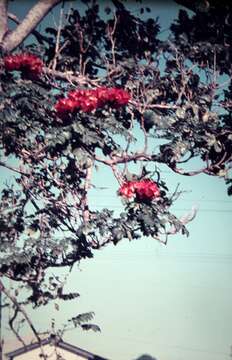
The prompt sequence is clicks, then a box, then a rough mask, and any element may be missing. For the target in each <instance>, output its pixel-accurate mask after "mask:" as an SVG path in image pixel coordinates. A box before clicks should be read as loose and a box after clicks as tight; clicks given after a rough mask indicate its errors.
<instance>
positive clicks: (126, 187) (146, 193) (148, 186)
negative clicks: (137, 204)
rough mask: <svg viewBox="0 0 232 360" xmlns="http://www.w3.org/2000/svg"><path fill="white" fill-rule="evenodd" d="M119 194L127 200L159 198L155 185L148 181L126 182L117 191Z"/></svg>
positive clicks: (158, 191)
mask: <svg viewBox="0 0 232 360" xmlns="http://www.w3.org/2000/svg"><path fill="white" fill-rule="evenodd" d="M119 194H120V195H122V196H125V197H127V198H131V197H133V196H137V197H138V198H139V199H140V200H152V199H155V198H157V197H159V196H160V190H159V188H158V186H157V184H156V183H155V182H154V181H152V180H149V179H145V180H141V181H128V182H126V183H125V184H123V185H122V186H121V187H120V189H119Z"/></svg>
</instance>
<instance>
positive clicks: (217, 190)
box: [0, 0, 232, 360]
mask: <svg viewBox="0 0 232 360" xmlns="http://www.w3.org/2000/svg"><path fill="white" fill-rule="evenodd" d="M34 3H35V1H29V0H28V1H26V0H24V1H15V2H12V3H11V5H10V6H11V11H12V12H14V13H15V14H17V16H18V17H19V18H22V17H23V14H25V12H26V9H28V8H29V7H30V6H31V5H33V4H34ZM78 3H79V2H78V1H75V2H74V4H75V6H77V4H78ZM105 3H106V4H107V1H106V2H105ZM131 4H132V2H130V5H131ZM144 4H148V2H147V1H144ZM149 4H150V6H151V8H152V13H151V14H150V15H151V16H154V17H156V16H159V17H160V23H161V26H162V28H163V29H166V28H167V27H168V25H169V24H170V22H171V21H172V20H173V18H175V17H176V15H177V13H178V9H179V8H180V7H179V6H177V5H175V3H172V2H163V4H162V3H161V2H156V1H154V2H151V1H150V2H149ZM131 6H132V5H131ZM133 6H134V9H135V10H136V9H137V8H138V7H139V4H138V3H135V2H134V5H133ZM53 14H54V16H56V14H57V10H56V11H53ZM48 21H50V22H51V25H52V23H53V16H52V15H50V16H49V17H47V19H46V24H45V25H44V26H47V25H48ZM197 165H198V164H196V163H195V164H194V166H196V167H197ZM162 169H163V170H164V172H162V177H163V179H164V180H165V181H166V182H167V185H168V187H169V189H170V191H173V190H174V189H175V187H176V185H177V183H179V182H180V183H181V188H182V189H184V190H186V191H187V192H186V193H184V194H183V196H182V198H181V199H179V200H178V201H177V202H176V205H175V208H174V209H175V213H176V214H177V215H178V216H181V215H183V214H184V213H186V211H187V210H188V209H191V207H192V205H198V206H199V211H198V214H197V217H196V219H195V220H194V221H193V222H192V223H190V224H189V226H188V229H189V231H190V236H189V237H188V238H186V237H184V236H181V235H176V236H173V237H170V239H169V242H168V245H167V246H166V247H165V246H163V245H162V244H160V243H158V242H157V241H155V240H154V239H141V240H138V241H133V242H129V241H128V240H124V241H123V242H121V243H119V244H118V245H117V246H116V247H115V246H113V245H111V246H108V247H107V248H105V249H103V250H102V251H99V252H97V253H96V254H95V258H94V259H91V260H85V261H83V262H81V263H80V265H79V266H75V267H74V268H73V270H72V272H71V274H70V276H69V279H68V282H67V289H69V290H72V291H77V292H79V293H80V294H81V297H80V298H79V299H78V300H75V301H72V302H68V303H64V304H63V305H61V306H60V311H56V310H55V309H54V305H52V306H48V307H43V308H41V309H39V310H38V311H37V312H36V313H34V315H33V320H34V322H35V325H36V326H41V328H42V327H45V328H46V327H47V325H48V319H49V317H50V316H53V317H54V318H55V319H56V322H57V325H60V324H61V323H62V322H63V321H65V319H66V318H70V317H72V316H74V315H77V314H78V313H81V312H86V311H94V312H95V319H94V322H95V323H97V324H98V325H99V326H100V327H101V329H102V332H101V333H90V332H83V331H79V330H74V331H70V332H67V333H66V334H65V337H64V340H66V341H69V342H70V343H72V344H74V345H77V346H79V347H81V348H84V349H86V350H88V351H91V352H94V353H97V354H99V355H102V356H104V357H106V358H109V359H112V360H133V359H135V358H137V357H138V356H139V355H142V354H144V353H147V354H150V355H151V356H153V357H156V358H157V360H196V359H197V360H229V359H230V352H231V349H230V347H231V345H232V311H231V304H232V283H231V275H232V227H231V221H232V205H231V198H229V197H228V196H227V194H226V186H225V184H224V181H223V180H221V179H217V178H213V177H209V176H207V175H199V176H197V177H191V178H188V177H182V176H178V175H176V174H173V173H171V172H169V171H168V169H167V168H162ZM0 174H1V184H3V182H4V181H5V180H6V179H8V180H9V179H10V177H11V176H12V175H13V174H12V173H10V172H8V171H5V170H3V169H1V173H0ZM95 180H96V182H97V184H98V185H99V186H100V185H101V186H103V185H104V186H106V187H108V189H106V190H104V191H99V190H92V192H91V193H92V197H91V201H92V204H93V205H96V206H97V207H99V209H100V208H101V207H107V206H109V207H110V208H112V209H114V210H115V211H119V210H120V206H121V201H120V199H119V198H118V197H117V195H116V190H117V185H116V183H115V180H114V179H113V178H111V176H110V175H109V173H108V171H107V170H106V169H101V170H99V173H98V174H96V175H95ZM103 180H104V181H103ZM62 314H63V315H62ZM6 325H7V324H6ZM4 331H5V334H6V337H7V338H6V339H5V340H6V350H7V351H8V350H9V349H13V348H14V347H15V346H16V345H15V344H16V342H15V341H14V339H13V338H11V337H9V334H8V333H7V330H6V329H5V330H4Z"/></svg>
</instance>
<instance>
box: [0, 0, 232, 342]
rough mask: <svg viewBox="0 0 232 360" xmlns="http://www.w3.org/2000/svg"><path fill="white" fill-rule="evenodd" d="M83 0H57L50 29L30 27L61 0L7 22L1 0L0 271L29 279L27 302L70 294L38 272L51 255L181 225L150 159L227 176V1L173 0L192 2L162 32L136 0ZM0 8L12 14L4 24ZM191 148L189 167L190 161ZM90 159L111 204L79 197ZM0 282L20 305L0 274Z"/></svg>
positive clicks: (55, 263) (161, 234)
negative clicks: (109, 178)
mask: <svg viewBox="0 0 232 360" xmlns="http://www.w3.org/2000/svg"><path fill="white" fill-rule="evenodd" d="M82 2H83V3H84V5H82V6H84V12H83V14H82V12H79V10H78V7H79V2H78V1H77V2H76V3H75V9H71V10H70V11H69V12H68V14H67V16H65V15H64V9H63V7H62V6H61V9H60V19H59V25H58V26H57V28H53V27H49V28H47V29H46V31H45V32H44V33H39V32H38V31H37V30H36V26H37V25H38V24H39V22H40V21H41V20H42V19H43V18H44V17H45V16H46V15H47V13H48V12H49V11H50V10H51V9H52V8H53V7H54V6H55V5H57V4H58V3H60V1H58V0H50V1H43V0H40V1H38V3H37V4H36V5H35V6H34V7H32V9H31V10H30V11H29V13H28V14H27V15H26V16H25V18H24V20H23V21H22V22H20V21H19V20H18V19H17V17H16V16H15V15H14V14H9V13H8V10H7V9H8V8H7V0H0V39H1V68H0V71H1V73H0V76H1V95H0V96H1V105H0V106H1V120H0V140H1V160H0V166H1V167H5V168H7V169H8V170H9V171H12V174H14V175H15V181H14V183H12V184H11V185H10V186H4V187H3V188H2V193H1V205H0V206H1V218H0V230H1V231H0V240H1V242H0V246H1V266H0V271H1V276H2V277H3V278H4V277H6V278H10V279H12V280H13V281H14V282H19V283H20V284H25V285H26V286H27V287H29V288H30V291H31V293H30V296H28V297H27V299H25V303H32V304H33V305H34V306H39V305H41V304H47V303H48V302H49V301H52V300H54V299H68V298H73V297H75V296H78V294H63V289H62V286H61V285H60V283H59V282H56V281H55V280H54V278H53V279H50V280H48V279H47V277H46V275H47V271H48V270H49V269H51V268H54V269H55V268H58V267H64V266H68V267H72V266H73V265H74V264H75V263H76V262H78V261H80V260H81V259H84V258H91V257H92V256H93V254H94V251H97V250H98V249H101V248H102V247H104V246H106V245H107V244H109V243H114V244H115V245H116V244H117V243H118V242H119V241H121V240H123V239H129V240H133V239H137V238H139V237H144V236H150V237H153V238H154V239H156V240H158V241H161V242H163V243H165V244H166V243H167V239H168V236H169V235H173V234H176V233H178V232H181V233H182V234H188V232H187V229H186V227H185V225H186V223H187V222H188V221H190V220H191V219H192V217H193V216H194V214H191V215H189V216H187V217H185V218H183V219H178V218H176V216H174V215H173V214H172V213H171V210H170V207H171V205H172V204H173V202H174V201H175V200H176V199H177V198H178V196H179V191H176V192H175V193H174V194H170V192H169V190H168V184H165V183H164V181H163V179H162V177H161V176H160V172H159V166H160V165H165V166H167V168H169V169H170V170H171V171H173V172H176V173H179V174H183V175H186V176H194V175H197V174H200V173H205V174H208V175H212V176H221V177H224V178H225V180H226V182H227V183H228V184H230V181H231V180H230V178H229V171H230V166H231V149H232V131H231V104H232V100H231V92H230V90H231V83H230V78H229V76H231V70H232V68H231V48H230V45H231V34H232V32H231V24H232V19H231V16H230V13H229V12H228V9H226V8H225V9H223V8H221V7H220V4H218V5H217V4H216V5H215V2H212V4H211V2H210V1H209V2H204V1H203V2H202V4H203V5H204V4H205V6H203V5H202V6H201V7H200V6H194V5H192V3H195V2H191V4H190V2H188V1H184V0H183V1H178V2H180V3H182V4H183V5H185V6H187V7H188V6H190V8H191V10H193V11H194V12H195V15H194V16H192V17H190V15H188V13H187V12H186V11H184V10H181V11H180V13H179V18H178V20H177V21H176V22H175V23H174V24H173V25H172V27H171V30H172V33H171V35H170V39H166V40H161V38H160V37H159V24H158V22H157V21H156V20H154V19H153V18H150V17H149V16H148V15H149V12H150V9H149V8H145V10H144V8H142V9H141V16H138V17H136V16H135V15H132V13H131V12H130V11H129V10H128V9H127V8H126V4H124V3H123V2H120V1H116V0H112V3H110V4H109V6H108V7H107V8H105V9H103V10H104V11H105V13H104V15H102V12H99V5H98V3H97V1H87V0H85V1H82ZM206 3H207V4H206ZM206 5H207V6H206ZM59 6H60V5H59ZM101 10H102V9H101ZM219 10H220V16H219V15H217V14H219V13H218V11H219ZM144 11H145V12H146V14H145V15H144ZM100 14H101V15H100ZM228 14H229V15H228ZM8 17H9V18H10V19H13V20H14V21H15V22H16V23H17V26H16V28H15V30H13V31H12V32H11V31H9V30H8V25H7V24H8ZM212 23H213V25H214V27H212ZM199 24H200V25H202V24H204V25H202V26H204V27H206V28H207V27H208V29H209V34H207V37H204V36H203V35H202V34H203V33H202V32H199V31H198V29H199ZM222 24H223V26H224V30H223V31H222V32H221V33H220V31H219V32H217V29H221V27H222ZM30 34H32V35H34V41H33V42H31V43H30V44H29V45H26V43H24V40H25V39H27V37H28V36H29V35H30ZM157 140H158V141H157ZM136 144H138V145H137V147H136ZM157 144H158V146H157ZM194 158H198V159H200V160H201V163H202V166H201V168H199V169H194V170H193V169H191V168H189V164H191V160H192V159H194ZM131 164H133V171H132V170H131V169H132V168H131ZM97 167H98V172H99V173H100V172H101V169H103V168H107V169H108V171H109V172H110V173H112V174H113V176H114V177H115V179H116V180H117V183H118V185H117V186H116V187H114V188H113V189H112V191H114V192H115V193H117V196H118V197H120V198H121V201H122V206H124V211H123V212H122V213H121V214H120V215H115V214H114V212H113V211H112V210H111V209H110V208H109V209H103V210H100V211H99V210H96V209H95V208H91V207H90V206H89V190H90V189H91V188H92V187H93V186H94V182H93V174H94V173H95V171H96V168H97ZM135 169H136V170H135ZM99 176H100V175H99ZM103 185H104V184H103ZM228 191H229V193H231V187H229V189H228ZM35 233H36V236H34V234H35ZM49 281H50V282H52V284H53V285H52V286H50V287H48V286H47V284H48V282H49ZM1 289H2V291H3V292H4V293H5V295H6V296H8V297H9V298H10V299H11V301H12V302H13V304H14V306H15V308H16V309H17V311H18V310H19V312H23V313H24V315H25V317H26V313H25V312H24V308H23V307H22V304H21V303H20V302H18V301H17V299H16V298H15V297H12V296H11V294H10V293H9V291H8V290H7V289H6V288H5V287H4V285H3V283H1ZM86 319H87V320H89V318H88V316H87V318H86V317H83V318H81V317H80V318H78V317H76V318H73V321H74V322H75V321H76V325H81V324H82V320H86ZM27 321H28V323H29V325H30V326H31V329H32V330H33V332H34V334H35V336H37V338H39V335H38V334H37V333H36V331H35V329H34V327H33V325H32V324H31V323H30V319H27ZM78 321H79V322H78ZM87 325H88V324H82V327H83V328H88V326H87ZM11 328H12V329H13V330H14V325H13V321H12V322H11ZM18 336H19V334H18Z"/></svg>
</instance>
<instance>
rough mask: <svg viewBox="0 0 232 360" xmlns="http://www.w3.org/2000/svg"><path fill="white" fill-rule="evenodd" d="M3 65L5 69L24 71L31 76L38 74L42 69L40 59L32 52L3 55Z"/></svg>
mask: <svg viewBox="0 0 232 360" xmlns="http://www.w3.org/2000/svg"><path fill="white" fill-rule="evenodd" d="M4 65H5V68H6V70H7V71H14V70H18V71H24V72H28V75H33V76H39V75H40V74H41V73H42V69H43V62H42V60H41V59H39V58H38V57H37V56H35V55H32V54H17V55H9V56H5V57H4Z"/></svg>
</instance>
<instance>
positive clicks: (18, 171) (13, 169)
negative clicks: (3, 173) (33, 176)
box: [0, 161, 30, 177]
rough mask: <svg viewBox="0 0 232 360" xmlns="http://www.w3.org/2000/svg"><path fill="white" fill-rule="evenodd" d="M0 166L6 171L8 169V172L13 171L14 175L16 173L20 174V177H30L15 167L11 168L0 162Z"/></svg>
mask: <svg viewBox="0 0 232 360" xmlns="http://www.w3.org/2000/svg"><path fill="white" fill-rule="evenodd" d="M0 166H3V167H5V168H7V169H9V170H12V171H14V172H16V173H18V174H21V175H24V176H28V177H29V176H30V175H29V174H28V173H26V172H24V171H21V170H19V169H17V168H15V167H13V166H10V165H7V164H6V163H4V162H2V161H0Z"/></svg>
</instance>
